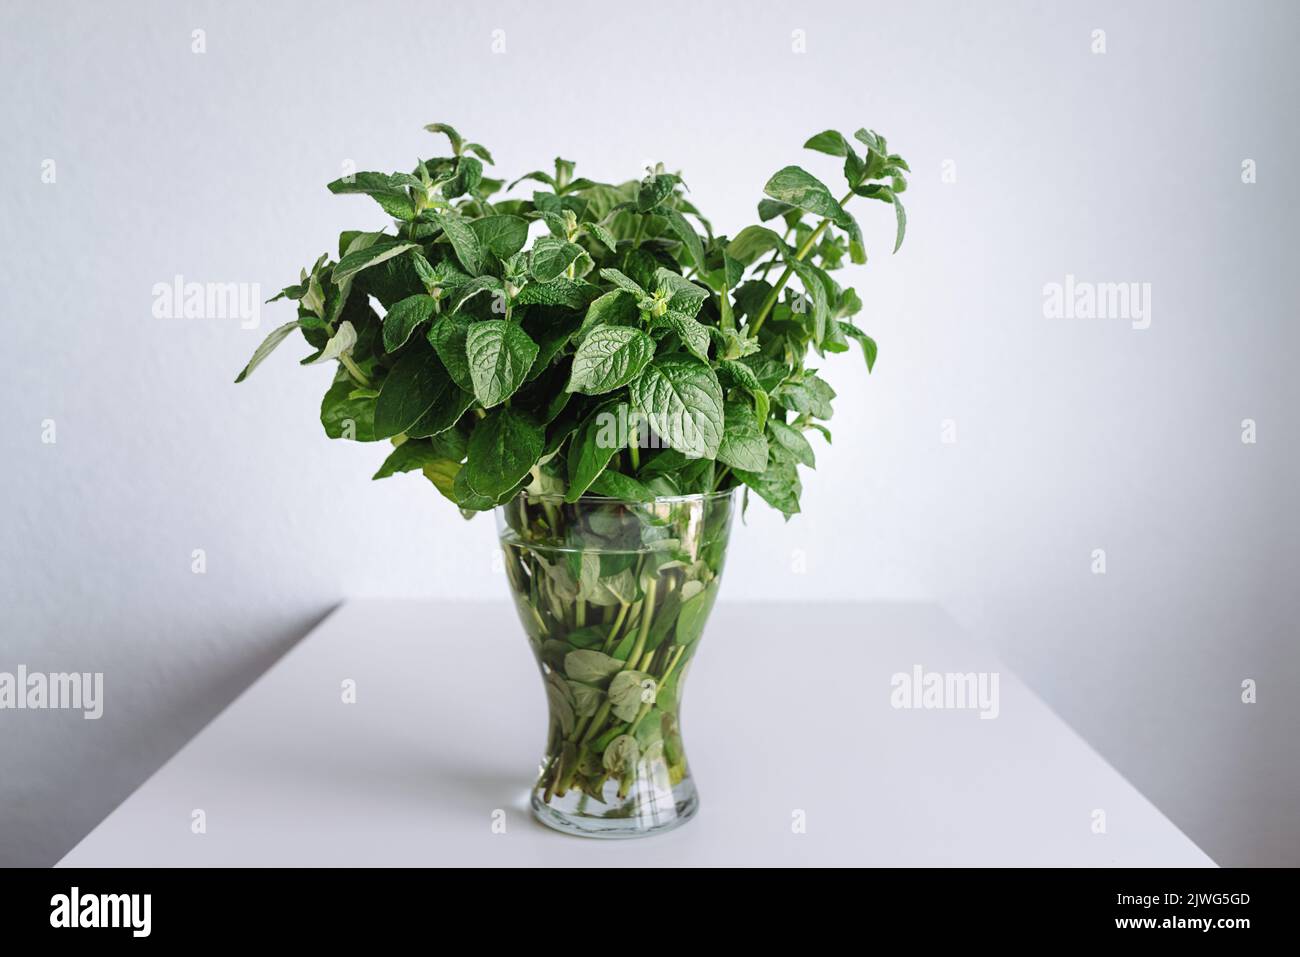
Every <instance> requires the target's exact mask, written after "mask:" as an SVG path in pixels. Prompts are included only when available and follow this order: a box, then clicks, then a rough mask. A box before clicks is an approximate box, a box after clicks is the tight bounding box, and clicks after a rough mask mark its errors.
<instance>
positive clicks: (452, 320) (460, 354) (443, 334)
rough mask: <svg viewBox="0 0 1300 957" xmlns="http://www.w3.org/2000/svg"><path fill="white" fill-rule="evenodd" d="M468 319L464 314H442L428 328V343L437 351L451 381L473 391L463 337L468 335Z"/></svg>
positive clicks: (467, 390)
mask: <svg viewBox="0 0 1300 957" xmlns="http://www.w3.org/2000/svg"><path fill="white" fill-rule="evenodd" d="M469 327H470V321H469V319H468V317H466V316H443V317H442V318H441V319H439V320H438V321H437V322H435V323H434V324H433V325H432V326H431V327H430V328H429V336H428V338H429V344H430V345H431V346H433V348H434V351H435V352H437V353H438V358H439V359H441V360H442V364H443V367H444V368H446V370H447V372H448V374H449V375H450V376H451V379H452V381H453V382H455V383H456V385H457V386H459V387H460V388H461V389H464V390H465V391H466V392H473V391H474V379H473V377H472V376H470V373H469V359H468V358H467V357H466V355H465V337H466V336H467V335H469Z"/></svg>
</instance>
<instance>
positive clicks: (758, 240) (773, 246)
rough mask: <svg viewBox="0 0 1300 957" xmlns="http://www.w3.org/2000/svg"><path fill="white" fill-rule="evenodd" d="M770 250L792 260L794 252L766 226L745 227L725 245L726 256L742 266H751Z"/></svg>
mask: <svg viewBox="0 0 1300 957" xmlns="http://www.w3.org/2000/svg"><path fill="white" fill-rule="evenodd" d="M772 250H778V251H780V253H781V254H782V255H784V256H786V257H788V258H794V250H792V249H791V248H790V247H789V246H788V245H787V244H786V242H785V240H783V239H782V238H781V237H780V236H778V235H777V234H776V233H775V232H773V231H772V230H770V229H768V228H767V227H766V226H746V227H745V228H744V229H742V230H741V231H740V232H738V233H736V238H735V239H733V240H732V241H731V242H730V243H728V244H727V255H728V256H730V257H731V258H732V259H734V260H736V261H737V262H738V263H740V264H741V265H744V266H749V265H751V264H752V263H753V262H754V261H755V260H756V259H758V258H759V257H760V256H762V255H763V254H764V253H766V252H770V251H772Z"/></svg>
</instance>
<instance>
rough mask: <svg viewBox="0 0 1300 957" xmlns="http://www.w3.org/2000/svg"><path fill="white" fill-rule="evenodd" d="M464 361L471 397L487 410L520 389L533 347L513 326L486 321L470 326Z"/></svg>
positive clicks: (526, 335)
mask: <svg viewBox="0 0 1300 957" xmlns="http://www.w3.org/2000/svg"><path fill="white" fill-rule="evenodd" d="M465 357H466V359H467V360H468V361H469V375H470V381H471V382H473V384H474V395H475V397H476V398H477V399H478V401H479V403H480V404H482V406H483V408H485V409H490V408H492V407H493V406H495V405H500V404H501V403H502V402H504V401H505V400H506V399H508V398H510V396H511V395H513V394H514V392H515V390H516V389H518V388H519V387H520V386H521V385H523V383H524V379H525V378H526V377H527V376H528V372H529V370H530V369H531V368H532V366H533V360H534V359H536V358H537V343H535V342H533V340H532V339H530V338H528V333H526V332H524V330H523V329H521V328H520V327H519V326H517V325H515V324H514V323H512V322H506V321H505V320H504V319H489V320H487V321H485V322H475V323H471V325H470V327H469V331H468V332H467V333H466V336H465ZM471 484H472V483H471Z"/></svg>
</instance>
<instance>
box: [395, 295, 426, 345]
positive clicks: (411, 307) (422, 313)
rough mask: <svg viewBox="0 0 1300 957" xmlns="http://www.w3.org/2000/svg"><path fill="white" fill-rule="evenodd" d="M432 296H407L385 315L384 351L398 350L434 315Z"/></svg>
mask: <svg viewBox="0 0 1300 957" xmlns="http://www.w3.org/2000/svg"><path fill="white" fill-rule="evenodd" d="M433 307H434V301H433V297H432V296H426V295H423V294H420V295H415V296H407V297H406V298H405V299H403V300H401V301H400V302H398V303H396V304H395V305H394V306H393V308H392V309H389V310H388V315H386V316H384V351H385V352H396V351H397V350H398V349H400V348H402V346H404V345H406V340H407V339H410V338H411V333H413V332H415V330H416V329H417V328H418V327H419V326H420V325H421V324H422V323H424V322H427V321H428V319H429V317H430V316H432V315H433Z"/></svg>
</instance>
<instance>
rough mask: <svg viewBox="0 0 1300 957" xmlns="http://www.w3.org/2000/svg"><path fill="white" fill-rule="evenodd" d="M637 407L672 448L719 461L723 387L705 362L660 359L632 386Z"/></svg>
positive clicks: (631, 393)
mask: <svg viewBox="0 0 1300 957" xmlns="http://www.w3.org/2000/svg"><path fill="white" fill-rule="evenodd" d="M629 394H630V395H631V398H632V405H633V407H634V408H635V409H636V410H637V411H638V412H640V413H641V414H642V415H644V416H646V419H647V420H648V421H649V423H650V427H651V428H652V429H654V430H655V433H656V434H657V435H658V436H659V437H660V438H661V439H663V440H664V441H665V442H666V443H667V445H668V447H669V448H672V449H676V450H677V451H679V452H681V453H682V454H684V455H687V456H690V457H693V458H707V459H712V458H716V457H717V454H718V444H719V443H720V442H721V441H722V428H723V407H722V386H721V385H719V383H718V377H717V376H716V375H715V374H714V372H713V370H712V369H710V368H709V366H708V364H707V363H704V362H701V361H700V360H699V359H696V358H694V357H690V356H681V355H675V356H663V357H661V358H658V359H656V360H655V361H654V362H652V363H651V364H650V365H648V366H646V368H645V370H644V371H643V372H642V373H641V375H640V376H639V377H637V378H636V379H634V380H633V381H632V384H631V385H630V386H629Z"/></svg>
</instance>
